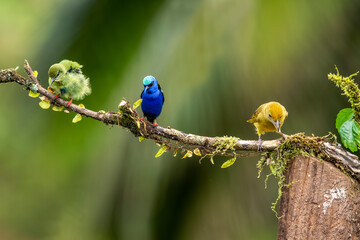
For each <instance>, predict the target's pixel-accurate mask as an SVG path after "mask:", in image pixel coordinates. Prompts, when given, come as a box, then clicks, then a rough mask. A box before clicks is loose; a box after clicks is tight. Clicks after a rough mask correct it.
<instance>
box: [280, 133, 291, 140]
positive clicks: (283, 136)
mask: <svg viewBox="0 0 360 240" xmlns="http://www.w3.org/2000/svg"><path fill="white" fill-rule="evenodd" d="M279 133H280V134H281V137H282V138H283V139H287V138H288V137H289V136H288V135H286V134H284V133H282V132H279Z"/></svg>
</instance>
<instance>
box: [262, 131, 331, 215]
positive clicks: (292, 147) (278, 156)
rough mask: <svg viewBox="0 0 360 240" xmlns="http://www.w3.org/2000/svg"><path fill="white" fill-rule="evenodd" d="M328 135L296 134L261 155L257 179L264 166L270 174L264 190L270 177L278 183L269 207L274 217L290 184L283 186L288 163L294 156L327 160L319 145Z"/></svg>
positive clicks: (327, 138)
mask: <svg viewBox="0 0 360 240" xmlns="http://www.w3.org/2000/svg"><path fill="white" fill-rule="evenodd" d="M329 136H330V137H332V136H333V135H328V136H325V137H309V136H305V134H304V133H298V134H295V135H292V136H288V137H287V138H286V139H285V140H284V141H283V142H282V143H281V144H279V146H278V147H277V148H276V149H275V150H274V151H272V152H266V153H264V154H263V155H262V157H261V158H260V160H259V162H258V163H257V165H256V166H257V168H258V178H260V176H261V172H262V171H263V169H264V167H265V166H269V169H270V173H269V174H267V175H266V177H265V188H267V181H268V179H269V177H270V176H274V177H275V178H276V179H277V183H278V197H277V198H276V200H275V202H273V203H272V205H271V210H272V211H274V212H275V214H276V217H277V218H279V216H278V212H277V210H276V206H277V204H278V202H279V200H280V198H281V196H282V193H283V192H282V189H283V187H289V186H290V185H291V184H292V183H287V184H285V180H286V178H285V171H286V170H287V167H288V163H289V161H290V160H292V159H294V157H295V156H298V155H302V156H306V155H309V156H314V157H316V158H320V159H328V157H327V156H326V154H325V153H323V152H322V151H321V148H320V146H321V144H322V142H323V141H325V140H327V141H328V140H329Z"/></svg>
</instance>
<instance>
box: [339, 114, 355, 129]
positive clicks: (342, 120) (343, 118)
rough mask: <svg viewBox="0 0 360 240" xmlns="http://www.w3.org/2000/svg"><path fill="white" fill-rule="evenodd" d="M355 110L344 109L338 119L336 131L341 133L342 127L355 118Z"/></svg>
mask: <svg viewBox="0 0 360 240" xmlns="http://www.w3.org/2000/svg"><path fill="white" fill-rule="evenodd" d="M354 113H355V112H354V110H353V109H351V108H344V109H342V110H341V111H340V112H339V113H338V115H337V117H336V129H337V130H338V131H340V128H341V126H342V125H343V124H344V123H345V122H346V121H349V120H351V119H353V117H354Z"/></svg>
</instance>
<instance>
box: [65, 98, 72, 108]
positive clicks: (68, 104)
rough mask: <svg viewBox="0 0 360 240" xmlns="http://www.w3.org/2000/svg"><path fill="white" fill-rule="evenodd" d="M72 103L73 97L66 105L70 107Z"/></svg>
mask: <svg viewBox="0 0 360 240" xmlns="http://www.w3.org/2000/svg"><path fill="white" fill-rule="evenodd" d="M71 103H72V99H71V100H70V101H68V103H67V104H66V107H69V106H70V104H71Z"/></svg>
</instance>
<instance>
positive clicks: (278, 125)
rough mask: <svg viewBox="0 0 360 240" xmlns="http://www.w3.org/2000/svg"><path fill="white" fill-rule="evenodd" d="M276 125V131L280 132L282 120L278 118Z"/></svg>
mask: <svg viewBox="0 0 360 240" xmlns="http://www.w3.org/2000/svg"><path fill="white" fill-rule="evenodd" d="M275 127H276V131H277V132H280V131H279V130H280V121H279V120H277V121H276V122H275Z"/></svg>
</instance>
